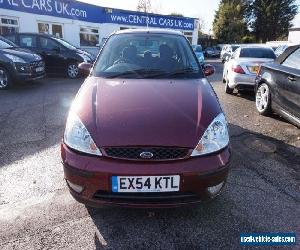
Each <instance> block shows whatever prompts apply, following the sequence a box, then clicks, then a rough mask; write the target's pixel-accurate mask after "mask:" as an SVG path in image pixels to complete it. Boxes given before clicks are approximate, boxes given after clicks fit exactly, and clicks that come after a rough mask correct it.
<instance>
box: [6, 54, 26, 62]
mask: <svg viewBox="0 0 300 250" xmlns="http://www.w3.org/2000/svg"><path fill="white" fill-rule="evenodd" d="M4 56H6V57H7V58H8V59H10V60H12V61H13V62H14V63H26V62H25V60H24V59H22V58H21V57H18V56H14V55H10V54H4Z"/></svg>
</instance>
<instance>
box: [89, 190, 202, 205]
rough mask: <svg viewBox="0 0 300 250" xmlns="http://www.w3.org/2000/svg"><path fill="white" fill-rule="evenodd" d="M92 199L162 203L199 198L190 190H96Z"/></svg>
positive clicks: (189, 200) (190, 200)
mask: <svg viewBox="0 0 300 250" xmlns="http://www.w3.org/2000/svg"><path fill="white" fill-rule="evenodd" d="M93 199H96V200H103V201H109V202H119V203H139V204H141V203H144V204H147V203H148V204H154V203H158V204H163V203H178V202H193V201H197V200H199V197H198V195H197V194H195V193H192V192H164V193H112V192H106V191H102V190H98V191H97V192H96V193H95V194H94V196H93Z"/></svg>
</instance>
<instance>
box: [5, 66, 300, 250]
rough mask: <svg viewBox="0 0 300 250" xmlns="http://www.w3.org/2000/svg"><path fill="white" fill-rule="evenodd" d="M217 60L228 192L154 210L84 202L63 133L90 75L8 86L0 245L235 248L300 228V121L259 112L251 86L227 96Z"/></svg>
mask: <svg viewBox="0 0 300 250" xmlns="http://www.w3.org/2000/svg"><path fill="white" fill-rule="evenodd" d="M212 63H213V64H214V65H215V66H216V69H217V74H215V75H214V76H213V77H212V78H211V80H212V83H213V86H214V88H215V90H216V92H217V94H218V96H219V98H220V102H221V104H222V106H223V107H224V110H225V112H226V114H227V117H228V120H229V122H230V133H231V140H232V146H233V152H234V153H233V161H232V169H231V172H230V177H229V180H228V185H227V187H226V189H225V192H224V193H223V195H222V196H220V197H219V198H218V199H217V200H215V201H214V202H211V203H207V204H203V205H201V206H198V207H195V208H183V209H182V208H181V209H172V210H156V211H155V212H154V213H152V212H153V211H148V210H136V209H120V208H103V209H88V208H86V207H85V206H84V205H81V204H79V203H77V202H75V201H74V200H73V199H72V198H71V196H70V195H69V193H68V191H67V189H66V186H65V183H64V180H63V172H62V166H61V164H60V156H59V151H60V150H59V142H60V140H61V137H62V133H63V128H64V123H65V119H66V115H67V110H68V108H69V106H70V103H71V101H72V99H73V98H74V95H75V94H76V92H77V90H78V88H79V86H80V84H81V82H82V80H76V81H71V80H66V79H55V78H52V79H48V80H43V81H41V82H38V83H35V84H30V85H27V86H20V87H18V88H17V89H14V90H10V91H2V92H0V228H1V230H0V249H48V248H49V249H50V248H55V249H57V248H70V249H102V248H104V249H106V248H107V249H112V248H114V249H115V248H119V249H124V248H138V249H140V248H178V249H181V248H183V249H194V248H198V249H199V248H200V249H207V248H212V249H218V248H226V249H227V248H231V249H236V248H239V234H240V233H241V232H297V233H298V236H299V233H300V227H299V225H300V219H299V218H300V217H299V214H300V206H299V202H300V195H299V179H300V178H299V168H300V130H299V129H297V128H296V127H294V126H293V125H291V124H289V123H287V122H285V121H284V120H282V119H281V118H280V117H278V116H276V115H274V116H273V117H270V118H266V117H262V116H259V115H257V113H256V111H255V107H254V102H253V96H252V95H249V94H248V95H235V96H228V95H225V94H224V91H223V84H222V83H221V82H220V80H221V71H222V65H221V64H220V63H217V62H212ZM295 249H296V247H295Z"/></svg>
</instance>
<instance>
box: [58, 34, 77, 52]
mask: <svg viewBox="0 0 300 250" xmlns="http://www.w3.org/2000/svg"><path fill="white" fill-rule="evenodd" d="M53 39H54V40H55V41H57V42H59V43H60V44H62V45H63V46H65V47H67V48H68V49H71V50H76V49H77V48H76V47H75V46H73V45H72V44H70V43H68V42H67V41H65V40H63V39H61V38H56V37H53Z"/></svg>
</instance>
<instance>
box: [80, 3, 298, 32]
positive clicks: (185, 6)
mask: <svg viewBox="0 0 300 250" xmlns="http://www.w3.org/2000/svg"><path fill="white" fill-rule="evenodd" d="M80 1H81V2H86V3H91V4H96V5H100V6H103V7H111V8H118V9H125V10H136V6H137V4H138V0H80ZM219 3H220V0H151V4H152V7H153V8H154V9H156V10H158V12H159V13H161V14H170V13H172V12H176V13H181V14H183V15H184V16H187V17H196V18H199V17H200V18H201V20H203V21H204V31H205V32H207V33H208V32H210V31H211V29H212V22H213V20H214V15H215V11H216V10H217V9H218V6H219ZM296 3H297V4H298V6H299V11H300V0H297V1H296ZM294 26H295V27H300V14H298V15H297V17H296V18H295V20H294Z"/></svg>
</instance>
